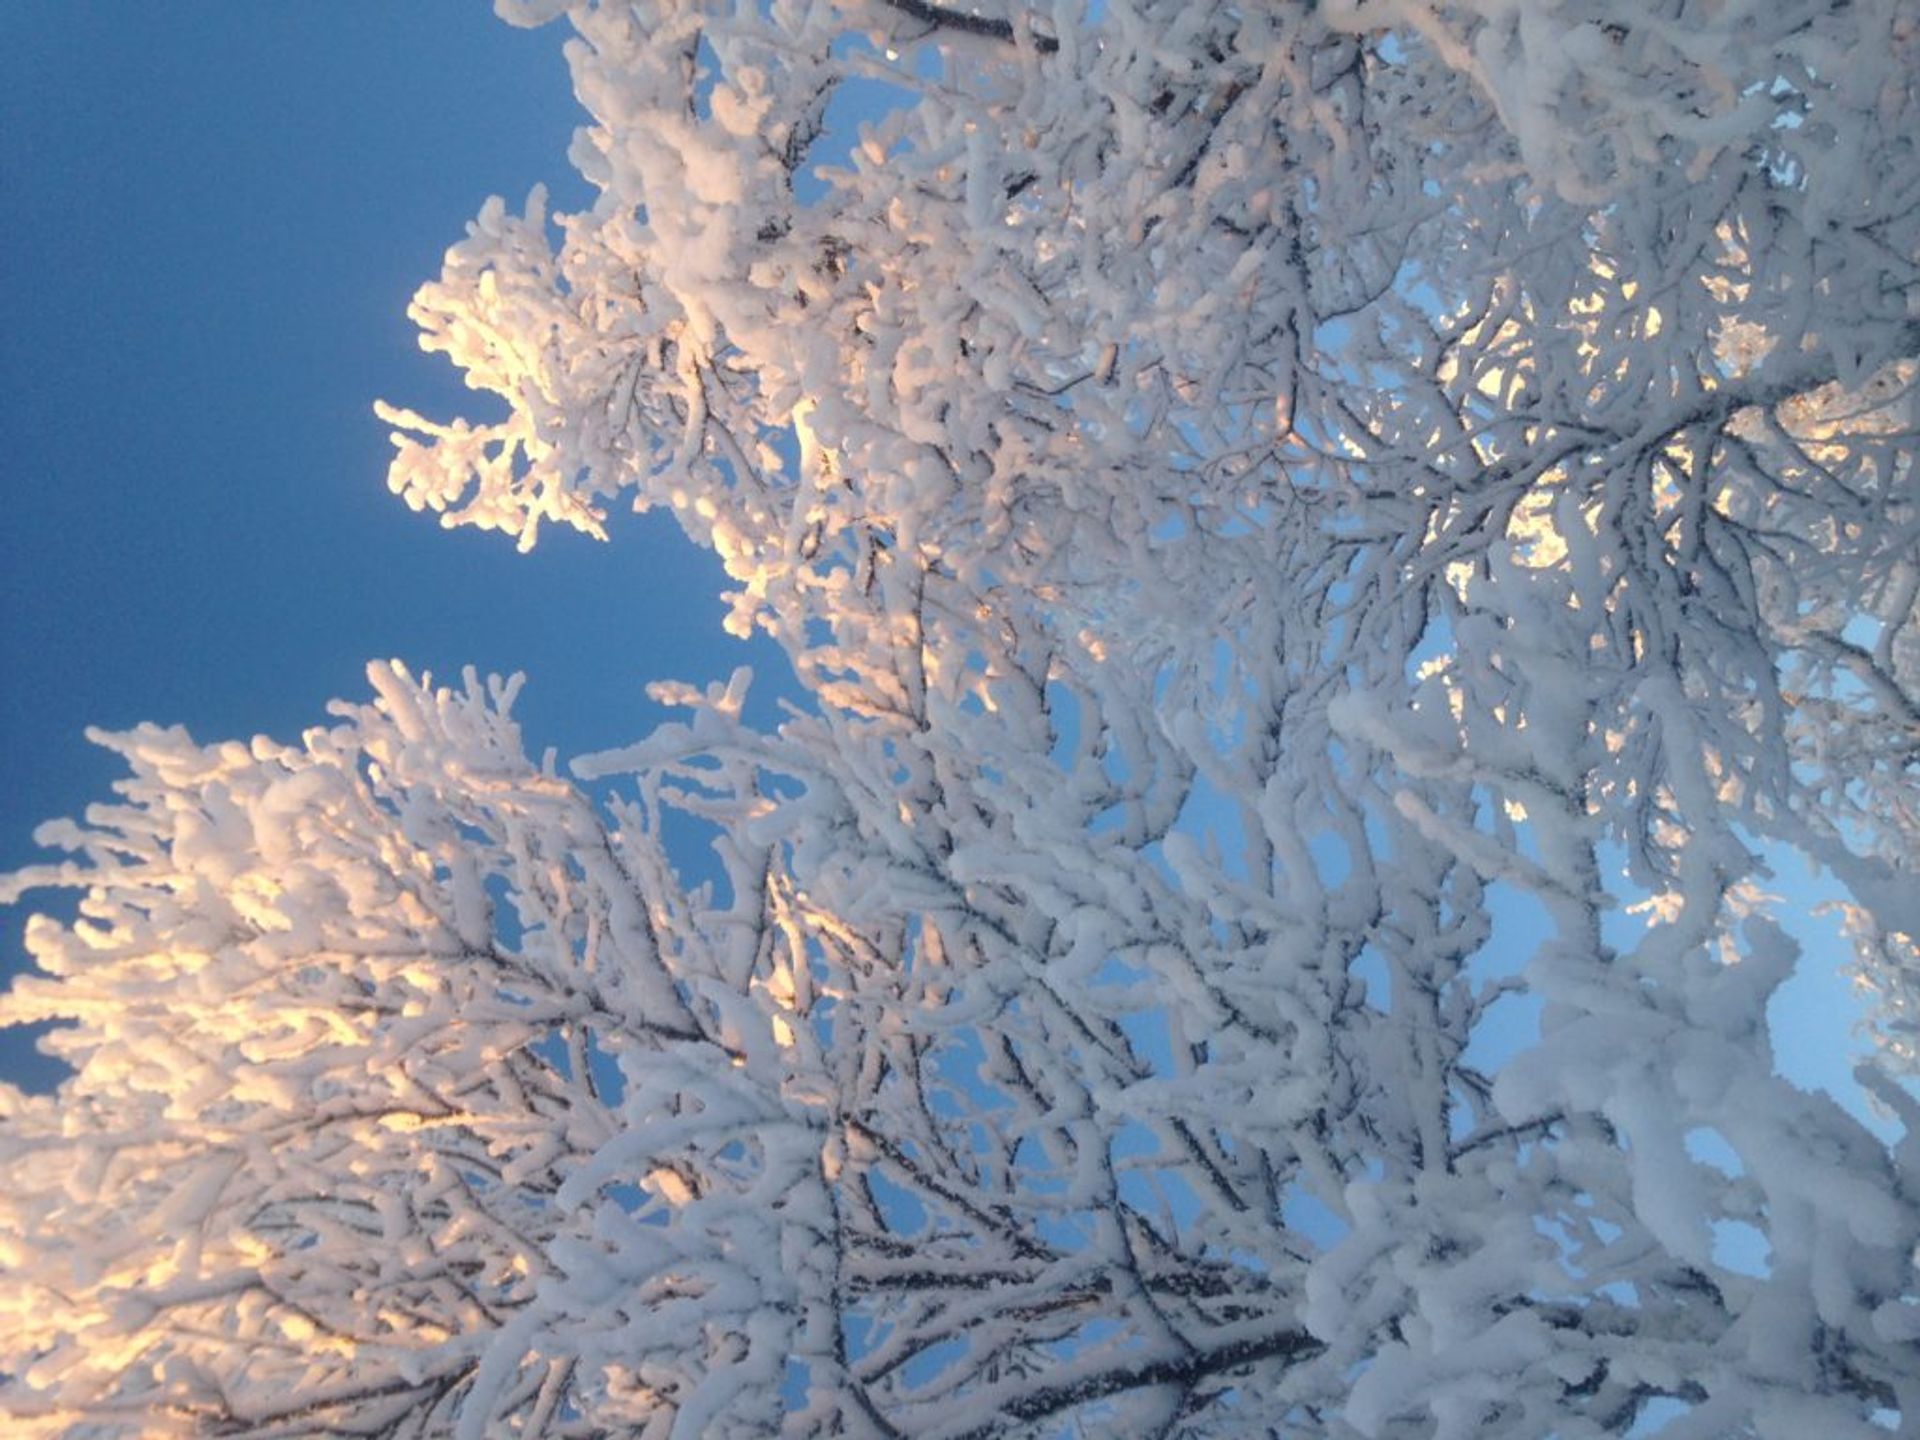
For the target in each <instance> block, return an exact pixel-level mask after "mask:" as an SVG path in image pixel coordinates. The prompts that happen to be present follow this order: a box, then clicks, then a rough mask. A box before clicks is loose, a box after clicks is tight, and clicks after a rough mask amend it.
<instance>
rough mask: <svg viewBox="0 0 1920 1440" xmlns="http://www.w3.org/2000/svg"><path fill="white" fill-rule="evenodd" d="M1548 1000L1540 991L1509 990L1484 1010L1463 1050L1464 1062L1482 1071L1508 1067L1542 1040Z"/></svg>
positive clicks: (1488, 1071)
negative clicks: (1543, 999)
mask: <svg viewBox="0 0 1920 1440" xmlns="http://www.w3.org/2000/svg"><path fill="white" fill-rule="evenodd" d="M1544 1008H1545V1002H1544V1001H1542V1000H1541V998H1540V997H1539V996H1538V995H1530V994H1525V993H1521V992H1517V991H1511V990H1510V991H1508V992H1507V993H1506V994H1504V995H1501V996H1499V997H1498V998H1497V999H1495V1000H1494V1002H1493V1003H1492V1004H1491V1005H1489V1006H1487V1008H1486V1009H1485V1010H1484V1011H1482V1012H1481V1015H1480V1019H1479V1022H1478V1023H1477V1024H1476V1025H1475V1026H1474V1027H1473V1033H1472V1034H1471V1035H1470V1036H1469V1037H1468V1040H1467V1048H1466V1049H1465V1050H1463V1051H1461V1052H1460V1059H1461V1062H1462V1063H1463V1064H1466V1065H1470V1066H1472V1067H1473V1068H1474V1069H1475V1070H1478V1071H1479V1072H1480V1073H1481V1074H1482V1075H1493V1074H1496V1073H1498V1072H1499V1071H1500V1070H1501V1069H1503V1068H1505V1066H1506V1065H1507V1063H1508V1062H1509V1061H1510V1060H1512V1059H1513V1058H1514V1057H1515V1056H1516V1055H1520V1054H1523V1053H1524V1052H1526V1051H1528V1050H1531V1049H1533V1047H1534V1046H1536V1045H1538V1044H1539V1043H1540V1014H1541V1011H1542V1010H1543V1009H1544Z"/></svg>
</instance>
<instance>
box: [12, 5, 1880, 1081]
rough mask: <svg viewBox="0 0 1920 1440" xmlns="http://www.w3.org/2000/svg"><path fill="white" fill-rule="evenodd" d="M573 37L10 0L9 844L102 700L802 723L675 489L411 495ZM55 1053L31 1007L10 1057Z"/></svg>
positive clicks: (24, 848) (465, 17)
mask: <svg viewBox="0 0 1920 1440" xmlns="http://www.w3.org/2000/svg"><path fill="white" fill-rule="evenodd" d="M559 40H560V36H559V35H558V34H557V33H556V32H555V31H553V30H547V31H539V32H526V31H518V30H514V29H511V28H510V27H508V26H506V25H503V24H501V23H500V22H498V21H497V20H495V19H494V18H493V17H492V16H491V14H490V13H489V7H487V6H485V5H483V4H481V3H478V0H407V3H405V4H389V5H375V4H372V3H338V4H333V3H320V0H300V3H284V4H259V3H239V0H233V3H220V4H213V3H184V0H183V3H170V4H166V5H154V4H148V5H134V4H123V5H113V6H104V5H103V6H94V5H87V4H81V3H76V0H8V4H7V5H6V6H5V7H4V8H0V186H4V193H5V194H6V195H7V197H8V199H9V201H10V208H11V214H10V215H9V219H8V225H7V238H6V241H5V246H4V249H0V382H3V383H4V386H5V391H4V393H5V395H6V397H7V404H6V416H7V422H8V426H7V428H8V435H9V442H10V443H9V447H8V455H7V470H6V480H7V490H6V494H7V500H8V512H7V523H6V524H5V525H4V526H0V645H3V646H4V662H5V672H4V673H5V680H4V683H0V870H6V869H12V868H15V867H17V866H19V865H22V864H26V863H29V862H31V861H33V860H35V859H36V858H43V857H41V856H40V855H39V853H38V852H37V851H36V850H35V848H34V847H33V845H32V843H31V838H30V837H31V832H32V829H33V827H34V826H35V825H36V824H38V823H39V822H40V821H43V820H46V819H49V818H52V817H54V816H59V815H68V814H77V813H78V812H79V810H80V809H81V808H82V807H83V806H85V805H86V804H88V803H90V802H92V801H94V800H99V799H104V798H107V794H108V786H109V784H110V782H111V780H112V779H113V778H114V775H115V773H116V767H115V765H114V762H113V760H112V757H110V756H108V755H106V754H105V753H103V752H100V751H98V750H96V749H94V748H93V747H91V746H90V745H88V744H87V743H86V742H85V740H84V739H83V738H82V735H81V731H82V729H83V727H84V726H86V725H88V724H99V725H105V726H108V727H123V726H127V725H131V724H133V723H135V722H137V721H140V720H155V721H161V722H166V723H182V724H185V725H186V726H187V727H188V728H189V729H190V730H192V732H193V733H194V734H195V735H196V736H197V737H198V738H201V739H203V740H214V739H223V738H227V737H231V736H246V735H252V734H255V733H266V734H271V735H274V736H277V737H281V738H292V737H294V736H297V735H298V733H299V732H300V731H301V730H302V729H304V728H306V727H308V726H310V725H313V724H316V723H319V722H320V721H321V720H322V719H323V718H324V707H325V703H326V701H327V700H328V699H330V698H332V697H334V696H338V695H345V696H350V697H359V696H361V695H362V694H363V693H364V690H365V685H364V681H363V679H362V670H363V667H364V665H365V663H366V662H367V661H368V660H369V659H372V658H376V657H385V656H397V657H399V658H401V659H403V660H405V661H406V662H407V663H408V664H409V665H411V666H413V667H414V668H415V669H416V670H418V669H432V670H434V671H435V672H436V673H440V674H445V675H449V676H452V675H455V674H457V672H458V670H459V667H460V666H461V665H463V664H469V663H470V664H475V665H477V666H479V667H480V668H481V669H483V670H494V671H510V670H526V671H527V672H528V673H529V676H530V684H529V685H528V687H527V690H526V692H525V693H524V695H523V697H522V700H521V703H520V705H519V707H518V713H519V715H520V717H521V720H522V722H523V724H524V725H525V726H526V729H527V731H528V739H529V743H530V745H531V747H532V748H533V749H534V750H535V751H536V753H537V751H538V749H539V748H540V747H542V746H545V745H548V744H552V745H556V746H558V747H559V749H560V751H561V753H562V754H563V755H574V754H579V753H581V752H582V751H586V750H592V749H596V748H600V747H603V746H611V745H616V744H621V743H625V742H627V741H629V740H631V739H633V738H634V737H635V736H636V735H638V734H640V733H642V732H643V731H644V730H645V729H646V728H647V727H648V726H649V725H650V724H651V723H652V721H653V720H654V719H656V718H657V717H658V715H659V712H658V711H657V710H656V709H655V708H654V707H653V706H651V705H650V704H649V702H647V700H646V699H645V697H644V695H643V693H642V687H643V686H644V684H645V683H646V682H647V681H648V680H651V679H656V678H664V677H671V678H678V679H690V680H707V679H714V678H720V677H723V676H725V675H726V674H727V673H728V672H729V671H731V669H732V668H733V667H734V666H735V665H738V664H740V663H743V662H747V661H750V662H751V663H753V664H754V665H755V668H756V670H757V671H758V672H759V674H760V676H761V681H760V684H759V685H758V687H757V691H756V698H757V701H758V703H757V705H756V707H755V709H756V713H757V714H758V715H759V717H760V718H762V719H769V718H771V716H772V713H773V710H772V696H773V694H774V693H775V691H776V689H777V686H776V685H774V684H769V683H768V682H770V681H776V680H777V679H778V678H779V677H781V676H783V675H784V673H785V671H784V662H782V661H781V660H780V659H779V657H778V656H777V655H776V654H774V653H773V652H772V650H771V647H769V646H766V645H764V644H761V645H757V646H754V647H746V646H742V645H741V644H739V643H738V642H735V641H732V640H730V639H728V638H727V637H726V636H725V635H724V634H723V633H722V631H721V629H720V624H719V620H720V615H721V613H722V611H721V606H720V603H719V601H718V600H717V598H716V596H717V594H718V592H719V590H720V589H721V587H722V578H721V575H720V572H719V570H718V567H717V565H715V564H714V562H713V561H712V560H711V559H710V558H709V557H707V556H705V555H703V554H699V553H697V552H695V551H694V550H693V549H692V547H691V546H689V545H688V544H686V543H685V542H684V541H683V540H682V539H681V538H680V536H679V535H678V533H677V531H675V530H674V528H673V526H672V524H671V522H669V521H667V520H666V519H664V518H663V517H657V516H649V517H644V518H639V519H634V518H628V519H627V520H626V521H625V523H624V524H620V525H618V526H616V528H615V532H614V543H613V544H611V545H607V546H601V545H596V544H594V543H593V542H591V541H588V540H585V539H583V538H581V537H578V536H575V535H572V534H568V533H562V532H559V531H556V530H554V529H552V528H551V527H549V529H548V530H547V531H545V532H544V533H543V536H542V539H541V543H540V547H539V549H538V550H537V551H536V552H535V553H534V554H532V555H531V556H521V555H518V554H516V553H515V552H514V550H513V547H512V544H511V543H510V542H509V541H507V540H505V539H503V538H501V537H499V536H490V535H482V534H477V533H471V532H445V531H442V530H440V529H439V528H438V527H437V525H435V524H434V522H433V521H432V519H431V518H429V517H422V516H417V515H413V514H411V513H409V512H408V511H407V510H405V509H404V507H402V506H401V505H400V504H399V502H398V501H396V500H395V499H394V498H393V497H391V496H390V495H389V494H387V492H386V489H385V483H384V481H385V473H386V464H387V458H388V455H389V454H390V453H391V451H390V447H389V446H388V443H387V440H386V434H385V427H383V426H382V425H381V424H380V423H379V422H378V421H377V420H375V418H374V417H373V414H372V412H371V404H372V401H373V400H374V399H375V398H376V397H382V398H386V399H389V400H392V401H394V402H396V403H399V404H403V405H408V406H411V407H413V408H416V409H419V410H422V411H424V412H426V413H429V414H435V415H446V414H449V413H454V412H456V411H468V412H469V413H470V412H471V411H472V409H473V408H474V407H475V405H476V404H477V401H476V400H475V397H473V396H471V395H469V394H468V393H467V392H466V391H465V390H464V389H462V388H461V386H460V385H459V382H458V379H457V377H456V376H455V374H454V373H453V372H452V370H451V369H450V367H448V366H447V365H446V364H445V362H444V361H442V360H440V359H438V358H437V357H428V356H424V355H422V354H421V353H420V351H419V349H418V347H417V345H416V343H415V337H414V330H413V327H412V325H411V324H410V323H409V322H408V321H407V319H406V317H405V311H406V305H407V300H408V298H409V296H410V295H411V294H412V292H413V290H414V288H415V287H416V286H417V285H418V284H419V283H421V282H422V281H424V280H426V279H428V278H430V277H432V276H433V275H435V274H436V273H437V272H438V269H439V264H440V257H441V254H442V252H443V251H444V250H445V248H446V247H447V246H448V245H449V244H451V243H452V242H453V241H454V240H456V239H457V238H458V237H459V236H460V234H461V231H462V227H463V226H464V224H465V223H466V221H467V220H468V219H469V218H471V217H472V216H473V214H474V213H476V212H477V210H478V209H479V207H480V204H481V202H482V201H483V200H484V199H485V198H486V197H487V196H488V195H490V194H496V193H497V194H502V195H505V196H507V197H508V198H509V200H510V201H511V202H513V203H514V204H515V205H516V206H517V205H518V203H519V202H520V200H521V199H522V198H523V197H524V196H525V194H526V192H527V190H528V189H529V188H530V187H531V186H532V185H533V184H534V183H536V182H546V183H547V184H549V186H550V188H551V189H552V192H553V196H554V203H555V205H556V207H557V208H560V209H566V208H571V207H575V206H578V205H580V204H583V203H584V202H585V199H586V191H585V188H584V186H583V185H582V184H581V183H580V182H579V181H577V180H575V179H572V178H570V168H569V167H568V165H567V164H566V160H565V153H566V147H567V142H568V139H569V137H570V135H571V132H572V128H573V126H574V125H575V124H576V123H577V121H578V118H579V112H578V110H577V108H576V107H575V105H574V102H573V100H572V96H571V93H570V88H569V84H568V80H567V75H566V70H565V65H564V61H563V59H562V57H561V54H560V45H559ZM879 103H882V102H881V101H877V100H876V101H875V104H876V105H877V104H879ZM849 123H850V122H849ZM1789 870H1790V871H1792V872H1794V873H1787V872H1788V871H1789ZM1797 872H1798V867H1797V866H1792V867H1783V877H1782V878H1783V880H1784V881H1785V882H1786V884H1785V886H1784V887H1780V888H1787V889H1789V890H1790V891H1791V893H1792V894H1793V895H1794V897H1795V899H1796V900H1797V901H1798V902H1799V903H1798V904H1797V905H1795V906H1794V907H1793V910H1792V913H1791V914H1790V915H1789V917H1788V920H1789V924H1790V925H1791V927H1792V928H1793V929H1794V930H1795V931H1796V932H1798V933H1799V934H1800V935H1801V937H1802V938H1803V940H1805V941H1806V942H1808V943H1809V944H1810V946H1811V947H1812V948H1813V953H1814V955H1815V956H1816V957H1817V958H1814V959H1811V960H1810V961H1809V962H1807V964H1806V965H1805V966H1803V975H1802V977H1800V978H1799V979H1798V980H1796V982H1795V985H1794V987H1793V993H1792V994H1790V995H1789V996H1787V997H1785V998H1786V1001H1787V1003H1786V1004H1785V1005H1777V1006H1776V1012H1775V1013H1776V1020H1777V1022H1778V1029H1779V1039H1780V1041H1781V1047H1782V1052H1783V1068H1784V1069H1786V1070H1787V1071H1788V1073H1789V1074H1792V1075H1794V1077H1795V1078H1796V1079H1799V1080H1801V1081H1802V1083H1821V1084H1825V1085H1827V1086H1829V1087H1830V1088H1833V1089H1834V1090H1835V1091H1836V1092H1841V1093H1844V1092H1847V1091H1850V1090H1851V1082H1850V1081H1849V1080H1848V1079H1847V1076H1846V1071H1847V1068H1848V1064H1849V1061H1848V1056H1847V1052H1848V1043H1847V1040H1848V1036H1847V1032H1848V1027H1849V1025H1850V1024H1851V1022H1852V1020H1853V1018H1854V1016H1855V1014H1856V1013H1857V1007H1856V1006H1855V1004H1854V1002H1853V1000H1852V998H1851V997H1850V996H1849V995H1848V993H1847V991H1846V989H1845V986H1844V985H1843V984H1841V983H1839V982H1838V981H1837V980H1836V979H1835V978H1834V975H1833V969H1834V966H1835V965H1836V964H1837V962H1838V961H1839V960H1840V959H1841V958H1842V953H1841V951H1840V949H1839V946H1838V942H1837V937H1836V935H1835V933H1834V928H1833V926H1832V925H1831V924H1830V923H1828V922H1822V921H1817V920H1815V919H1813V918H1812V917H1811V916H1810V915H1809V914H1808V913H1807V900H1808V899H1809V898H1811V897H1812V896H1813V894H1814V891H1813V890H1811V889H1810V888H1809V887H1808V886H1807V884H1806V882H1805V881H1803V880H1801V878H1800V876H1799V874H1798V873H1797ZM34 898H35V900H36V901H37V903H38V904H39V906H40V908H48V909H58V906H59V903H60V902H59V897H48V896H45V895H42V896H38V897H34ZM27 908H30V907H21V908H16V909H14V910H11V911H3V912H0V975H10V974H12V973H13V972H14V971H16V970H17V969H18V968H20V966H21V965H22V964H23V963H24V958H25V957H24V951H23V949H22V946H21V941H20V933H21V929H22V926H23V924H24V920H25V914H26V909H27ZM53 1073H54V1072H53V1071H52V1070H51V1069H50V1068H49V1067H47V1066H46V1064H45V1062H44V1061H40V1060H39V1059H38V1057H35V1056H33V1055H32V1054H31V1053H30V1052H29V1051H28V1050H27V1049H26V1048H25V1046H24V1045H23V1043H22V1037H20V1036H19V1035H17V1034H13V1035H9V1034H5V1033H0V1076H5V1077H9V1078H15V1079H23V1078H26V1079H34V1080H37V1081H39V1082H41V1083H44V1082H45V1081H46V1080H47V1079H48V1078H50V1077H51V1075H52V1074H53Z"/></svg>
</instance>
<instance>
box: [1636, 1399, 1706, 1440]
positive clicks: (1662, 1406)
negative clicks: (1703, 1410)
mask: <svg viewBox="0 0 1920 1440" xmlns="http://www.w3.org/2000/svg"><path fill="white" fill-rule="evenodd" d="M1692 1409H1693V1407H1692V1406H1691V1405H1689V1404H1687V1403H1686V1402H1685V1401H1684V1400H1675V1399H1674V1398H1673V1397H1672V1396H1670V1395H1655V1396H1652V1397H1650V1398H1649V1399H1648V1400H1647V1402H1646V1404H1644V1405H1642V1406H1641V1407H1640V1413H1639V1415H1637V1416H1636V1417H1634V1422H1633V1426H1632V1428H1630V1429H1629V1430H1628V1431H1627V1433H1626V1435H1625V1437H1624V1440H1647V1437H1650V1436H1654V1435H1658V1434H1659V1433H1660V1432H1661V1431H1662V1430H1664V1429H1666V1428H1667V1426H1669V1425H1671V1424H1672V1423H1673V1422H1674V1421H1675V1420H1678V1419H1679V1418H1680V1417H1681V1416H1682V1415H1685V1414H1687V1413H1688V1412H1690V1411H1691V1410H1692Z"/></svg>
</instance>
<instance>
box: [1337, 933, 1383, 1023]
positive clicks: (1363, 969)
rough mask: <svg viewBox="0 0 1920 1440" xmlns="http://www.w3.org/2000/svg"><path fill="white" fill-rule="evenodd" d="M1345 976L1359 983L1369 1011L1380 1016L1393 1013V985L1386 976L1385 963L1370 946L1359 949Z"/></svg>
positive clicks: (1348, 965)
mask: <svg viewBox="0 0 1920 1440" xmlns="http://www.w3.org/2000/svg"><path fill="white" fill-rule="evenodd" d="M1347 976H1348V978H1349V979H1353V980H1358V981H1359V982H1360V985H1361V988H1362V993H1363V995H1364V997H1365V1003H1366V1005H1367V1007H1368V1008H1369V1009H1371V1010H1377V1011H1379V1012H1380V1013H1381V1014H1382V1015H1391V1014H1392V1013H1393V984H1392V981H1391V980H1390V979H1389V978H1388V976H1387V962H1386V960H1385V959H1384V958H1383V957H1382V956H1381V954H1380V952H1379V951H1378V950H1376V949H1374V948H1373V946H1372V945H1362V946H1361V947H1360V953H1359V954H1358V955H1356V956H1354V957H1353V959H1352V960H1351V961H1350V962H1348V964H1347Z"/></svg>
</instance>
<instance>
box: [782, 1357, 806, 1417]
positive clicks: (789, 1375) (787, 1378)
mask: <svg viewBox="0 0 1920 1440" xmlns="http://www.w3.org/2000/svg"><path fill="white" fill-rule="evenodd" d="M812 1385H813V1371H812V1370H811V1369H810V1368H809V1367H808V1365H807V1362H806V1361H804V1360H796V1359H794V1358H793V1357H792V1356H788V1357H787V1364H786V1369H785V1370H784V1371H783V1372H782V1373H781V1376H780V1408H781V1409H782V1410H783V1411H785V1412H786V1413H787V1414H789V1415H791V1414H793V1413H794V1412H795V1411H796V1410H804V1409H805V1408H806V1405H807V1391H808V1390H809V1389H811V1388H812Z"/></svg>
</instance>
